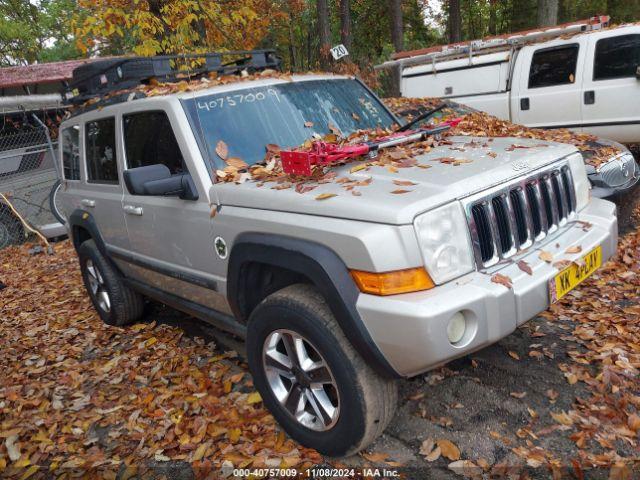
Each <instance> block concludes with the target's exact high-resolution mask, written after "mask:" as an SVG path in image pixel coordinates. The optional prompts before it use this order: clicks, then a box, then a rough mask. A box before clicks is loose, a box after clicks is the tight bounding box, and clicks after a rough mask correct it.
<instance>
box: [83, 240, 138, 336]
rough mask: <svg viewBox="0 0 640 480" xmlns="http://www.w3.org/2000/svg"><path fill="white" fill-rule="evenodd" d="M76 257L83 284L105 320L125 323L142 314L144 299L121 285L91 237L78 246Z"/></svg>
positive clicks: (116, 323)
mask: <svg viewBox="0 0 640 480" xmlns="http://www.w3.org/2000/svg"><path fill="white" fill-rule="evenodd" d="M78 258H79V260H80V271H81V272H82V279H83V280H84V286H85V288H86V289H87V292H88V293H89V297H90V298H91V302H92V303H93V306H94V307H95V309H96V311H97V312H98V315H100V318H101V319H102V321H103V322H104V323H106V324H107V325H114V326H124V325H128V324H130V323H133V322H135V321H137V320H139V319H140V317H142V313H143V309H144V299H143V298H142V296H141V295H140V294H139V293H137V292H134V291H133V290H131V289H130V288H129V287H128V286H126V285H125V284H124V282H123V281H122V277H121V276H120V274H119V273H118V271H117V270H116V269H115V268H114V267H113V266H112V265H111V263H110V262H109V261H108V260H107V259H106V258H105V257H104V256H103V255H102V253H101V252H100V250H99V249H98V247H97V246H96V243H95V242H94V241H93V240H87V241H85V242H83V243H82V245H80V248H79V249H78Z"/></svg>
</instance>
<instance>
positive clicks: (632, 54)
mask: <svg viewBox="0 0 640 480" xmlns="http://www.w3.org/2000/svg"><path fill="white" fill-rule="evenodd" d="M639 64H640V35H621V36H619V37H611V38H603V39H601V40H598V42H597V43H596V58H595V65H594V68H593V79H594V80H608V79H610V78H622V77H635V76H636V69H637V68H638V65H639Z"/></svg>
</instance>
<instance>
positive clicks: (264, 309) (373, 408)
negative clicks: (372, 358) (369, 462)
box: [247, 284, 398, 456]
mask: <svg viewBox="0 0 640 480" xmlns="http://www.w3.org/2000/svg"><path fill="white" fill-rule="evenodd" d="M287 335H289V336H290V338H289V339H288V340H286V338H287V337H286V336H287ZM287 342H289V346H291V345H295V348H289V349H287V348H286V345H287ZM300 345H302V347H301V346H300ZM301 351H302V352H303V353H300V352H301ZM281 352H285V357H286V358H283V357H282V356H281V355H282V354H281ZM290 352H294V353H293V354H292V355H291V356H290V357H289V356H287V355H286V354H287V353H290ZM247 357H248V361H249V368H250V369H251V373H252V375H253V380H254V384H255V386H256V388H257V389H258V391H259V392H260V395H261V396H262V398H263V401H264V404H265V406H267V407H268V408H269V410H270V411H271V413H272V414H273V416H274V417H275V418H276V419H277V420H278V422H279V423H280V425H281V426H282V427H283V428H284V430H285V431H286V432H287V433H288V434H289V435H290V436H291V437H292V438H293V439H295V440H296V441H298V442H300V443H301V444H303V445H305V446H307V447H311V448H314V449H316V450H317V451H319V452H320V453H322V454H324V455H329V456H346V455H351V454H354V453H356V452H358V451H360V450H362V449H363V448H365V447H367V446H368V445H369V444H370V443H371V442H372V441H373V440H375V439H376V437H378V436H379V435H380V434H381V433H382V432H383V430H384V429H385V427H386V426H387V424H388V423H389V421H390V420H391V418H392V417H393V414H394V412H395V408H396V404H397V399H398V393H397V388H396V384H395V381H394V380H390V379H387V378H383V377H381V376H380V375H378V374H377V373H376V372H375V371H373V369H372V368H371V367H370V366H369V365H367V363H366V362H365V361H364V360H363V359H362V357H360V355H359V354H358V353H357V352H356V351H355V349H354V348H353V346H352V345H351V343H349V341H348V340H347V338H346V337H345V335H344V333H343V332H342V329H341V328H340V326H339V325H338V323H337V322H336V320H335V318H334V317H333V314H332V313H331V310H330V309H329V307H328V306H327V304H326V302H325V301H324V299H323V298H322V296H321V295H320V293H319V292H318V291H317V290H316V289H315V288H313V287H312V286H310V285H301V284H300V285H292V286H290V287H287V288H284V289H282V290H280V291H278V292H276V293H273V294H272V295H270V296H269V297H267V298H266V299H265V300H263V301H262V303H260V304H259V305H258V306H257V307H256V308H255V310H254V311H253V312H252V313H251V317H250V319H249V325H248V331H247ZM274 358H277V359H278V360H277V361H276V364H277V366H276V367H274V366H273V365H274ZM287 358H293V359H294V360H293V361H291V360H287ZM301 359H302V360H301ZM305 359H306V360H305ZM280 362H282V363H280ZM296 364H297V365H298V367H296V366H294V365H296ZM283 365H285V367H286V366H287V365H289V366H291V369H289V370H287V369H286V368H284V369H283V368H280V367H281V366H283ZM304 365H313V367H309V368H304ZM318 365H321V367H319V366H318ZM325 367H326V370H323V369H324V368H325ZM274 368H275V374H274ZM296 368H297V370H296ZM300 370H302V371H303V372H302V373H301V371H300ZM292 372H293V373H292ZM283 387H284V389H283ZM313 392H319V393H313ZM294 395H295V396H294ZM310 396H313V399H315V400H313V399H310V398H309V397H310ZM298 397H299V398H300V399H299V400H297V399H298ZM290 399H294V401H293V402H290V403H287V402H288V400H290ZM296 400H297V401H296ZM327 400H328V401H330V402H331V406H329V405H328V404H327V403H326V402H327ZM301 402H302V403H301ZM293 405H295V406H297V408H296V407H293ZM302 405H304V406H303V407H302V408H300V407H301V406H302ZM314 405H315V407H317V409H316V408H314ZM323 405H325V406H326V407H325V408H322V406H323ZM292 407H293V408H292ZM336 411H337V413H336ZM314 412H316V413H318V412H321V414H320V415H315V421H313V420H312V418H313V417H314ZM332 412H333V416H332V415H331V414H332Z"/></svg>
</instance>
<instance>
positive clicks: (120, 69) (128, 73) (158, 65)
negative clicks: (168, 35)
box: [62, 50, 282, 104]
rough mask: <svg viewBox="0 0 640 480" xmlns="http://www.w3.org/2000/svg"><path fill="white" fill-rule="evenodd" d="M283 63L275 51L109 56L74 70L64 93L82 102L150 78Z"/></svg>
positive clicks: (254, 68) (175, 78)
mask: <svg viewBox="0 0 640 480" xmlns="http://www.w3.org/2000/svg"><path fill="white" fill-rule="evenodd" d="M281 63H282V61H281V59H280V58H279V57H278V56H277V55H276V52H275V50H234V51H229V52H214V53H202V54H198V53H194V54H185V55H159V56H155V57H119V58H108V59H104V60H97V61H95V62H92V63H88V64H85V65H81V66H80V67H78V68H76V69H74V70H73V80H72V81H71V82H70V83H69V84H68V85H67V86H66V87H65V89H64V91H63V92H62V94H63V98H64V99H65V100H66V101H68V102H70V103H71V104H81V103H84V102H85V101H86V100H89V99H90V98H95V97H96V96H100V95H104V94H107V93H110V92H114V91H118V90H124V89H128V88H132V87H137V86H138V85H141V84H148V83H149V82H150V81H151V79H156V80H158V81H162V82H177V81H181V80H185V79H187V78H189V79H194V78H198V77H199V76H203V75H208V74H210V73H217V74H220V75H233V74H239V73H240V72H242V71H244V70H246V71H247V72H249V73H255V72H257V71H261V70H265V69H268V68H271V69H275V70H279V69H280V66H281ZM193 65H195V66H193ZM185 67H187V68H185Z"/></svg>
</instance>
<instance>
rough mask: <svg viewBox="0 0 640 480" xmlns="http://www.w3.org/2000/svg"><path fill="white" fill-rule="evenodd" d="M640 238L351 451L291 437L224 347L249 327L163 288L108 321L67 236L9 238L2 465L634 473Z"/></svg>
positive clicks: (631, 235) (420, 386)
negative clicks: (343, 453)
mask: <svg viewBox="0 0 640 480" xmlns="http://www.w3.org/2000/svg"><path fill="white" fill-rule="evenodd" d="M639 239H640V233H638V230H637V228H631V229H629V230H628V233H627V234H626V236H625V237H624V239H623V241H622V242H621V247H620V253H619V257H618V258H617V259H616V262H610V264H608V265H606V266H604V267H603V269H602V271H600V272H598V273H597V274H596V275H595V276H594V277H593V279H591V280H589V281H588V282H586V283H585V284H583V285H582V286H580V287H579V288H578V289H577V290H576V291H575V292H574V293H572V294H571V295H570V297H571V298H568V299H567V300H565V301H563V302H561V303H560V304H557V305H554V307H553V308H552V309H551V310H550V311H548V312H545V313H544V314H543V315H541V316H539V317H537V318H535V319H533V320H532V321H530V322H528V323H527V324H526V325H524V326H523V327H521V328H519V329H518V330H517V331H516V332H514V333H513V334H512V335H510V336H508V337H507V338H505V339H503V340H502V341H500V342H499V343H497V344H495V345H493V346H491V347H489V348H486V349H484V350H482V351H480V352H477V353H475V354H473V355H471V356H469V357H465V358H462V359H460V360H457V361H455V362H453V363H451V364H449V365H447V366H446V367H444V368H441V369H438V370H435V371H432V372H429V373H427V374H425V375H421V376H418V377H416V378H413V379H411V380H406V381H401V382H399V388H400V390H399V391H400V402H399V409H398V412H397V414H396V416H395V417H394V419H393V421H392V422H391V424H390V426H389V427H388V428H387V430H386V432H385V434H384V435H383V436H382V437H381V438H379V439H378V440H377V441H376V442H375V443H374V444H373V445H372V446H371V447H370V448H369V449H367V451H366V452H363V453H362V454H361V455H357V456H354V457H350V458H346V459H330V458H322V457H321V456H320V455H318V454H317V453H316V452H314V451H312V450H309V449H305V448H303V447H301V446H299V445H296V444H295V443H294V442H293V441H291V440H290V439H288V438H286V437H285V435H284V434H283V433H282V432H281V431H280V430H279V427H278V425H277V424H276V423H275V421H274V420H273V418H272V417H271V416H270V415H269V414H268V412H266V410H264V407H262V403H261V401H260V398H259V396H257V395H256V394H255V393H254V391H253V388H252V383H251V379H250V375H248V373H247V370H246V365H245V364H244V363H243V361H242V359H241V355H240V356H237V355H236V354H235V353H233V352H229V351H228V349H229V348H234V347H235V348H237V349H238V350H240V352H241V349H242V347H241V345H236V344H234V343H233V342H228V339H227V341H226V342H225V341H222V342H221V341H218V340H217V337H216V335H217V332H216V331H215V330H214V329H212V328H210V327H208V326H206V325H205V324H203V323H202V322H198V321H196V320H194V319H191V318H188V317H186V316H185V315H183V314H181V313H179V312H176V311H174V310H171V309H169V308H167V307H163V306H160V305H153V306H152V307H151V308H150V309H149V311H148V312H147V314H146V316H145V319H144V320H143V321H142V322H140V323H139V324H137V325H134V326H131V327H127V328H115V327H107V326H104V325H102V324H101V322H100V321H99V318H98V316H97V315H96V314H95V312H94V311H93V310H92V308H91V306H90V302H89V301H88V299H87V296H86V294H85V292H84V289H83V286H82V283H81V279H80V275H79V270H78V266H77V260H76V258H75V253H74V252H73V249H72V248H71V246H70V245H69V243H68V242H62V243H59V244H57V245H56V246H55V250H56V253H55V255H52V256H48V255H45V254H38V255H30V254H29V253H28V250H29V248H30V247H29V246H22V247H16V248H11V249H6V250H4V251H1V252H0V280H2V281H4V282H5V283H6V284H7V288H5V289H4V290H2V291H0V348H1V351H2V357H1V358H0V369H2V371H3V372H5V375H3V376H2V377H1V380H0V476H6V477H11V478H29V477H32V478H45V477H48V476H49V475H60V474H66V475H69V476H71V475H72V474H73V473H78V472H83V473H84V472H91V474H92V475H94V474H95V475H98V476H100V477H101V478H120V479H123V480H126V479H129V478H134V477H140V478H159V477H160V478H161V477H164V478H172V479H187V478H195V477H198V478H204V477H207V478H220V477H221V476H222V472H227V471H228V469H229V468H232V467H247V468H251V467H259V466H271V467H274V466H280V467H283V466H294V467H296V468H299V469H304V468H306V467H310V466H313V465H331V466H335V467H358V468H360V467H371V466H379V467H381V468H382V467H384V468H387V469H388V470H391V471H398V472H400V473H402V474H403V475H404V476H405V478H438V479H439V478H461V477H460V475H464V476H467V477H473V476H476V477H477V476H479V475H481V474H484V475H485V476H486V475H489V474H491V475H493V476H496V475H497V476H500V475H505V474H510V475H512V476H513V478H527V477H526V476H525V477H520V475H528V476H529V477H530V478H549V477H550V476H551V475H553V476H554V477H556V478H561V477H562V476H566V478H577V479H580V478H612V479H616V478H637V475H638V473H637V472H638V471H640V470H636V468H638V464H637V463H634V462H637V459H638V454H639V450H638V444H637V432H638V429H639V428H640V418H638V416H637V411H638V408H640V396H639V395H640V382H639V381H638V367H640V361H639V359H640V341H639V340H638V339H639V338H640V326H639V325H638V319H639V318H640V303H639V299H638V291H640V279H639V278H638V271H639V269H640V247H639V246H638V245H639V243H640V242H638V240H639ZM443 441H444V442H443ZM447 442H448V443H447ZM449 444H452V445H453V448H451V445H449ZM447 457H448V458H447ZM525 468H528V470H527V473H523V472H524V470H523V469H525ZM225 469H227V470H225ZM634 472H635V473H634ZM627 475H628V476H627ZM633 475H636V477H634V476H633ZM256 478H257V477H256Z"/></svg>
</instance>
